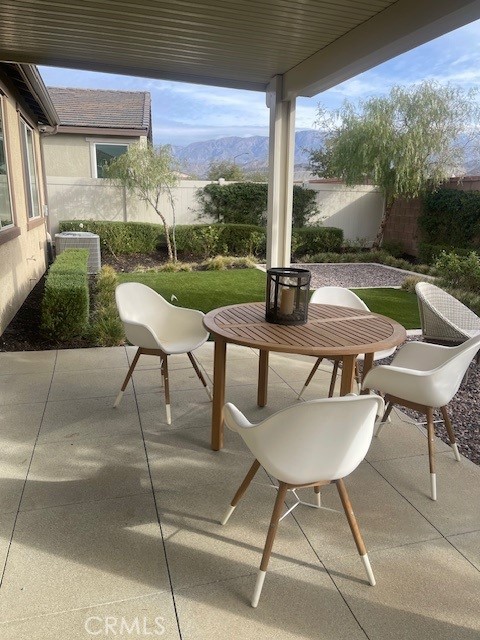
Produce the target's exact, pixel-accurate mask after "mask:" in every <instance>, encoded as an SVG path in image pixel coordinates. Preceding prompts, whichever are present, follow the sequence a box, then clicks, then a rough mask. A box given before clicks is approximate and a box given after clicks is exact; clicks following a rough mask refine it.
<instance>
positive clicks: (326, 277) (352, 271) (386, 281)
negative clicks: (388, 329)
mask: <svg viewBox="0 0 480 640" xmlns="http://www.w3.org/2000/svg"><path fill="white" fill-rule="evenodd" d="M292 266H294V267H295V268H300V269H309V271H310V273H311V274H312V280H311V289H317V288H318V287H326V286H329V287H332V286H335V287H346V288H347V289H350V288H356V287H357V288H360V287H400V286H401V285H402V283H403V281H404V280H405V278H406V277H407V276H409V275H412V274H411V273H410V271H403V270H402V269H395V268H393V267H386V266H384V265H381V264H295V265H292Z"/></svg>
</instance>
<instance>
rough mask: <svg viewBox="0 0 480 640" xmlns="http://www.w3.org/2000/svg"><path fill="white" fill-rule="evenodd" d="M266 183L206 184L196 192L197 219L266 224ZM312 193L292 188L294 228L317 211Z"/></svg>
mask: <svg viewBox="0 0 480 640" xmlns="http://www.w3.org/2000/svg"><path fill="white" fill-rule="evenodd" d="M267 193H268V185H267V184H265V183H259V182H234V183H232V184H227V185H219V184H215V183H212V184H207V185H206V186H205V187H203V188H202V189H199V190H198V191H197V200H198V202H199V204H200V205H201V207H202V212H201V213H200V215H199V217H200V218H209V219H211V220H213V221H214V223H225V224H253V225H257V226H260V227H265V226H266V224H267ZM316 198H317V196H316V192H315V191H314V190H313V189H304V188H303V187H301V186H299V185H294V187H293V205H292V221H293V226H294V227H295V228H301V227H304V226H305V225H306V224H308V221H309V220H310V218H311V217H312V216H314V215H315V214H316V213H317V200H316Z"/></svg>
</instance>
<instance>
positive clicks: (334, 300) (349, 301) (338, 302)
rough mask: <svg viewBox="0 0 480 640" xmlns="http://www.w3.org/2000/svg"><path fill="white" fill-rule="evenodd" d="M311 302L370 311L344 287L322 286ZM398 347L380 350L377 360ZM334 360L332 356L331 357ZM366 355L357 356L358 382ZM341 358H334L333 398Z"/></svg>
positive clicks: (389, 354)
mask: <svg viewBox="0 0 480 640" xmlns="http://www.w3.org/2000/svg"><path fill="white" fill-rule="evenodd" d="M310 304H330V305H334V306H337V307H350V309H358V310H359V311H369V308H368V307H367V305H366V304H365V303H364V302H363V300H361V299H360V298H359V297H358V296H357V294H356V293H353V291H350V289H345V288H344V287H320V288H319V289H316V290H315V291H314V292H313V293H312V297H311V298H310ZM395 349H396V347H393V348H392V349H385V350H384V351H379V352H377V353H376V354H375V355H374V358H373V359H374V361H375V360H383V358H388V356H391V355H392V353H394V352H395ZM329 359H330V360H332V358H329ZM322 360H323V358H318V359H317V361H316V362H315V364H314V365H313V368H312V370H311V371H310V373H309V375H308V378H307V380H306V381H305V384H304V385H303V387H302V390H301V391H300V393H299V394H298V400H300V398H301V397H302V395H303V394H304V392H305V390H306V388H307V387H308V385H309V384H310V382H311V381H312V378H313V376H314V375H315V373H316V371H317V369H318V367H319V366H320V364H321V363H322ZM363 360H364V355H363V354H360V355H359V356H358V357H357V360H356V363H355V373H356V378H357V382H358V383H360V376H359V373H358V363H359V362H363ZM340 362H341V360H337V359H333V371H332V377H331V378H330V388H329V390H328V397H329V398H331V397H332V396H333V392H334V390H335V383H336V380H337V373H338V366H339V364H340Z"/></svg>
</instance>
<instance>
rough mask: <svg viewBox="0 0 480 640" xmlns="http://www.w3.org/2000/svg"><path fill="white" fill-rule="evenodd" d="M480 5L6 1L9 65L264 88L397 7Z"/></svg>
mask: <svg viewBox="0 0 480 640" xmlns="http://www.w3.org/2000/svg"><path fill="white" fill-rule="evenodd" d="M472 4H479V3H478V2H468V1H466V0H458V1H456V0H450V1H449V2H445V0H436V2H434V1H433V0H417V2H412V0H397V1H392V0H329V1H327V0H217V1H215V0H195V1H193V0H191V1H188V0H130V1H127V0H116V1H115V2H112V1H111V0H83V1H82V2H71V1H69V0H63V1H49V0H1V2H0V11H1V13H0V59H3V60H7V61H14V62H26V63H34V64H45V65H52V66H63V67H72V68H79V69H91V70H96V71H110V72H116V73H125V74H132V75H143V76H147V77H156V78H163V79H172V80H184V81H189V82H198V83H200V84H216V85H219V86H232V87H243V88H250V89H258V90H260V89H262V90H263V89H265V87H266V85H267V84H268V82H269V81H270V79H271V78H272V77H273V76H275V75H278V74H282V75H283V74H286V73H287V72H288V71H289V70H294V69H296V68H297V67H299V66H300V67H301V65H302V64H304V63H305V62H308V60H309V59H310V58H312V57H313V56H314V55H315V54H316V55H319V54H321V52H322V51H327V50H328V49H329V47H330V46H331V45H332V44H335V43H339V42H342V38H346V37H347V38H348V36H349V34H351V33H354V32H355V31H356V30H357V29H358V28H359V27H362V26H363V27H364V26H365V25H368V24H372V25H374V24H375V22H374V20H375V19H378V18H379V17H381V16H382V15H387V14H386V13H385V12H388V10H389V9H393V8H394V6H395V5H396V6H397V8H398V7H401V6H403V5H405V6H406V10H408V7H410V8H416V7H418V6H424V7H430V6H432V7H434V6H442V7H443V6H446V7H452V8H456V7H461V6H463V5H472ZM448 10H450V9H448ZM445 11H447V9H445ZM415 13H416V12H415V11H411V14H412V15H411V16H409V20H412V21H414V20H415ZM433 17H435V16H433ZM466 21H468V20H465V22H466ZM382 29H384V26H383V27H382ZM445 30H446V29H445ZM350 55H352V54H350ZM353 55H354V52H353ZM309 81H310V80H309ZM299 93H301V92H299Z"/></svg>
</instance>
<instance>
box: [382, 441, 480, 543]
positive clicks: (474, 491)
mask: <svg viewBox="0 0 480 640" xmlns="http://www.w3.org/2000/svg"><path fill="white" fill-rule="evenodd" d="M382 436H383V434H382ZM371 464H372V465H373V466H374V467H375V469H377V470H378V471H379V472H380V473H381V474H382V476H384V477H385V478H386V479H387V480H388V482H390V483H391V484H392V485H393V486H394V487H395V488H396V489H397V491H399V492H400V494H401V495H402V496H404V497H405V498H406V500H408V502H410V503H411V504H412V505H413V506H414V507H415V508H416V509H418V511H419V512H420V513H421V514H422V515H423V516H424V517H425V518H426V519H427V520H428V521H429V522H431V523H432V525H433V526H434V527H436V528H437V529H438V530H439V531H440V533H441V534H442V535H444V536H452V535H455V534H459V533H466V532H468V531H476V530H479V529H480V509H478V505H479V504H480V473H479V469H478V466H476V465H475V464H473V462H470V460H466V459H465V458H462V461H461V462H457V461H456V460H455V458H454V457H453V453H451V452H448V453H439V454H438V455H437V456H436V469H437V495H438V499H437V500H436V501H435V502H434V501H433V500H431V499H430V481H429V470H428V457H427V456H426V455H425V456H421V457H418V458H415V457H409V458H399V459H396V460H388V461H379V462H372V463H371Z"/></svg>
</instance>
